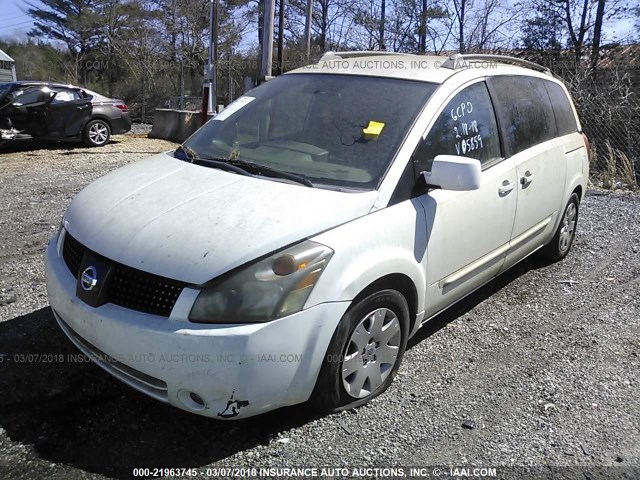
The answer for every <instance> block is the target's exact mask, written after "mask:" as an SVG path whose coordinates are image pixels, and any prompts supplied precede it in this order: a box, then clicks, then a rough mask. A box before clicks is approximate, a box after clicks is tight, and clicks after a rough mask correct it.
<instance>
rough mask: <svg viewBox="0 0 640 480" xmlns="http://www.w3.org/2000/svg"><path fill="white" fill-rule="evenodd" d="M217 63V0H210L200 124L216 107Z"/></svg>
mask: <svg viewBox="0 0 640 480" xmlns="http://www.w3.org/2000/svg"><path fill="white" fill-rule="evenodd" d="M217 63H218V0H210V5H209V57H208V59H207V65H206V66H205V71H204V88H203V92H202V124H203V125H204V123H205V122H206V121H207V114H212V113H214V111H215V107H216V101H217V98H216V67H217V65H216V64H217Z"/></svg>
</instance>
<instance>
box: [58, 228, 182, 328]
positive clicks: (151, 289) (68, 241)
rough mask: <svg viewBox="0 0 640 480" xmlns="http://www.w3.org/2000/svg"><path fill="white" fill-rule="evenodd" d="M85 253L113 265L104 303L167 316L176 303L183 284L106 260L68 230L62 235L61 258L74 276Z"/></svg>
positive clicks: (76, 274) (77, 272)
mask: <svg viewBox="0 0 640 480" xmlns="http://www.w3.org/2000/svg"><path fill="white" fill-rule="evenodd" d="M85 253H89V254H91V255H94V256H96V257H99V258H101V259H103V260H104V261H106V262H108V263H110V264H111V265H112V266H113V274H112V277H111V279H110V281H109V285H107V302H108V303H113V304H115V305H119V306H121V307H125V308H130V309H132V310H137V311H139V312H144V313H151V314H153V315H161V316H164V317H168V316H169V315H171V310H172V309H173V306H174V305H175V304H176V301H177V300H178V297H179V296H180V293H182V290H183V289H184V287H185V286H186V284H185V283H182V282H178V281H176V280H172V279H169V278H164V277H160V276H157V275H152V274H150V273H146V272H143V271H141V270H137V269H135V268H131V267H127V266H125V265H122V264H119V263H117V262H114V261H113V260H109V259H107V258H105V257H103V256H101V255H98V254H97V253H95V252H93V251H91V250H89V249H88V248H86V247H84V246H83V245H82V244H81V243H80V242H78V241H77V240H76V239H75V238H73V237H72V236H71V235H70V234H69V232H67V233H66V234H65V237H64V245H63V247H62V258H63V259H64V261H65V263H66V264H67V267H68V268H69V270H70V271H71V273H72V274H73V275H74V276H75V277H76V278H77V277H78V274H79V273H80V265H81V264H82V257H83V256H84V254H85Z"/></svg>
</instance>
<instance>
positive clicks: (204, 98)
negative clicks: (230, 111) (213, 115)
mask: <svg viewBox="0 0 640 480" xmlns="http://www.w3.org/2000/svg"><path fill="white" fill-rule="evenodd" d="M208 108H209V87H204V88H203V89H202V115H201V117H200V122H201V123H200V126H202V125H204V124H205V123H207V109H208Z"/></svg>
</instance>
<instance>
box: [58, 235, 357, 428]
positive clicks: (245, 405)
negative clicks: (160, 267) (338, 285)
mask: <svg viewBox="0 0 640 480" xmlns="http://www.w3.org/2000/svg"><path fill="white" fill-rule="evenodd" d="M59 244H60V242H59V240H58V237H54V238H53V239H52V240H51V242H50V244H49V246H48V247H47V251H46V254H45V270H46V283H47V290H48V293H49V301H50V304H51V307H52V309H53V312H54V314H55V317H56V320H57V321H58V323H59V324H60V326H61V328H62V330H63V331H64V332H65V333H66V334H67V336H68V337H69V338H70V339H71V340H72V341H73V343H74V344H75V345H76V346H77V347H78V348H79V349H80V350H82V351H83V352H84V353H85V354H87V355H88V356H89V357H91V358H92V359H93V360H94V361H95V362H96V363H97V364H98V365H99V366H101V367H102V368H103V369H105V370H106V371H108V372H109V373H111V374H112V375H114V376H115V377H117V378H119V379H120V380H122V381H123V382H125V383H127V384H128V385H130V386H132V387H134V388H136V389H137V390H140V391H141V392H143V393H146V394H147V395H149V396H151V397H153V398H156V399H158V400H161V401H164V402H167V403H170V404H171V405H174V406H176V407H178V408H181V409H183V410H187V411H190V412H193V413H198V414H201V415H205V416H208V417H214V418H220V419H235V418H245V417H249V416H253V415H257V414H259V413H263V412H266V411H269V410H273V409H276V408H279V407H283V406H286V405H294V404H297V403H301V402H304V401H306V400H308V398H309V396H310V395H311V392H312V391H313V388H314V386H315V382H316V379H317V377H318V373H319V371H320V366H321V364H322V360H323V358H324V355H325V353H326V351H327V348H328V346H329V342H330V341H331V337H332V336H333V333H334V331H335V328H336V327H337V325H338V322H339V321H340V318H342V315H343V314H344V312H345V311H346V309H347V308H348V306H349V302H334V303H324V304H320V305H317V306H315V307H312V308H309V309H307V310H304V311H302V312H299V313H296V314H294V315H290V316H288V317H285V318H281V319H278V320H275V321H272V322H268V323H261V324H248V325H202V324H195V323H190V322H188V321H187V319H186V318H180V317H185V316H186V314H188V310H189V309H188V308H182V309H181V308H179V305H181V304H182V305H184V304H185V302H184V301H181V298H182V296H186V297H188V298H189V299H190V300H189V301H192V300H191V299H193V298H195V297H194V291H193V290H192V289H185V290H184V291H183V293H182V295H181V298H179V299H178V302H177V303H176V307H174V313H173V314H172V316H171V318H166V317H160V316H156V315H150V314H145V313H141V312H137V311H134V310H130V309H126V308H123V307H119V306H117V305H113V304H105V305H103V306H101V307H98V308H93V307H90V306H89V305H87V304H85V303H83V302H82V301H81V300H79V299H78V298H77V297H76V295H75V290H76V279H75V277H74V276H73V275H72V274H71V272H70V271H69V269H68V268H67V266H66V264H65V263H64V260H63V259H62V256H61V255H60V250H59V249H60V245H59ZM176 311H182V312H186V313H179V314H178V315H175V312H176Z"/></svg>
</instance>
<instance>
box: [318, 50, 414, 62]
mask: <svg viewBox="0 0 640 480" xmlns="http://www.w3.org/2000/svg"><path fill="white" fill-rule="evenodd" d="M385 55H411V54H408V53H401V52H385V51H381V50H370V51H369V50H353V51H348V52H333V51H331V50H330V51H328V52H326V53H325V54H324V55H322V58H321V59H320V61H321V62H323V61H325V60H340V59H345V58H358V57H380V56H385Z"/></svg>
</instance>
